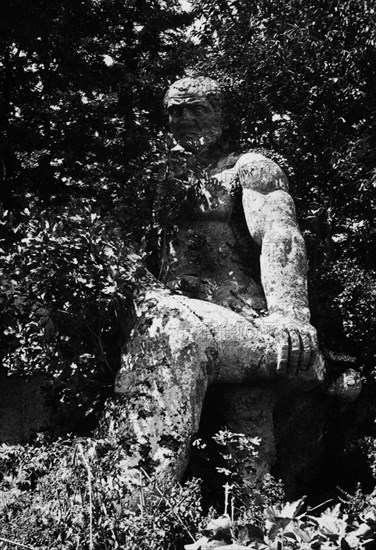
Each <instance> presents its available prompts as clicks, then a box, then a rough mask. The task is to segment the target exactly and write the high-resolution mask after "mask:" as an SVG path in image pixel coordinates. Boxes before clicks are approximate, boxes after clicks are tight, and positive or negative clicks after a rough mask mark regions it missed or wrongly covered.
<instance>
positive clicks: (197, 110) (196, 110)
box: [194, 105, 205, 115]
mask: <svg viewBox="0 0 376 550" xmlns="http://www.w3.org/2000/svg"><path fill="white" fill-rule="evenodd" d="M194 113H195V115H203V114H204V113H205V109H204V107H201V105H198V106H197V107H195V108H194Z"/></svg>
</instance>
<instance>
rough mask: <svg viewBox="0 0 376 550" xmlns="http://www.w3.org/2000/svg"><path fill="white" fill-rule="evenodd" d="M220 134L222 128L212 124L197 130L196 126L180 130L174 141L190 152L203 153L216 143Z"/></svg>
mask: <svg viewBox="0 0 376 550" xmlns="http://www.w3.org/2000/svg"><path fill="white" fill-rule="evenodd" d="M221 136H222V128H221V127H220V126H213V127H211V128H205V129H201V130H198V129H197V128H188V129H186V130H184V131H181V132H180V136H178V137H176V141H177V142H178V143H179V145H181V146H182V147H184V149H187V151H190V152H192V153H196V154H199V153H204V152H206V151H208V150H209V149H210V148H211V147H213V146H214V145H216V144H217V143H218V142H219V140H220V138H221Z"/></svg>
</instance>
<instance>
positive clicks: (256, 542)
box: [185, 499, 376, 550]
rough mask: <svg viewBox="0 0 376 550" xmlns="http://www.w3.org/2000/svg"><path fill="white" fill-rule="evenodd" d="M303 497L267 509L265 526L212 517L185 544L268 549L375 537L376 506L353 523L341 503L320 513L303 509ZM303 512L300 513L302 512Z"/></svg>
mask: <svg viewBox="0 0 376 550" xmlns="http://www.w3.org/2000/svg"><path fill="white" fill-rule="evenodd" d="M303 502H304V499H300V500H297V501H296V502H291V503H290V502H287V503H286V504H284V505H283V506H269V507H267V508H266V509H265V510H264V522H263V525H262V527H260V526H258V525H255V524H253V523H244V522H243V521H242V520H235V521H234V520H231V519H230V517H229V516H226V515H225V516H222V517H221V518H218V519H217V520H214V521H211V522H210V523H209V524H208V525H207V526H206V527H205V529H204V530H203V533H204V536H203V537H201V538H200V539H199V540H198V541H197V542H196V543H193V544H186V545H185V549H186V550H207V549H209V548H219V547H221V548H223V550H226V549H229V550H230V549H231V548H233V549H234V550H241V549H243V548H244V549H246V548H255V549H258V550H267V549H269V548H270V549H274V548H276V549H279V548H289V549H302V548H304V549H307V550H308V549H318V550H320V549H331V548H333V550H334V549H335V548H346V549H350V548H356V549H358V548H359V549H360V548H366V547H367V545H368V544H369V543H370V542H374V540H375V535H376V533H375V527H376V510H375V509H374V508H371V509H369V510H368V511H366V512H364V513H362V514H360V516H359V517H358V519H357V520H355V521H354V522H353V523H349V522H348V516H347V515H346V514H343V513H342V512H341V510H340V506H339V505H337V506H335V507H334V508H328V509H326V510H325V511H324V512H322V513H321V515H319V516H315V515H312V514H311V513H309V511H308V512H303V513H302V512H301V508H302V505H303ZM299 512H300V513H299Z"/></svg>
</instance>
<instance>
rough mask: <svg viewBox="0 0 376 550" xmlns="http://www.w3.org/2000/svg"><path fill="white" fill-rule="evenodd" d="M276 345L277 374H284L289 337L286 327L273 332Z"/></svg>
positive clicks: (286, 365) (286, 366)
mask: <svg viewBox="0 0 376 550" xmlns="http://www.w3.org/2000/svg"><path fill="white" fill-rule="evenodd" d="M275 338H276V345H277V374H286V372H287V368H288V362H289V349H290V338H289V334H288V331H287V330H286V329H278V330H277V331H276V333H275Z"/></svg>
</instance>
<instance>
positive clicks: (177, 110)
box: [168, 107, 183, 118]
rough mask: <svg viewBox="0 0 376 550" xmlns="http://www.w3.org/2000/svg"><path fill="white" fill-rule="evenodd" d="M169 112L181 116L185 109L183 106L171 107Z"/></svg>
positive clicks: (176, 116)
mask: <svg viewBox="0 0 376 550" xmlns="http://www.w3.org/2000/svg"><path fill="white" fill-rule="evenodd" d="M168 112H169V113H170V115H171V116H173V117H174V118H179V117H180V116H181V115H182V112H183V109H182V107H170V108H169V110H168Z"/></svg>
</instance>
